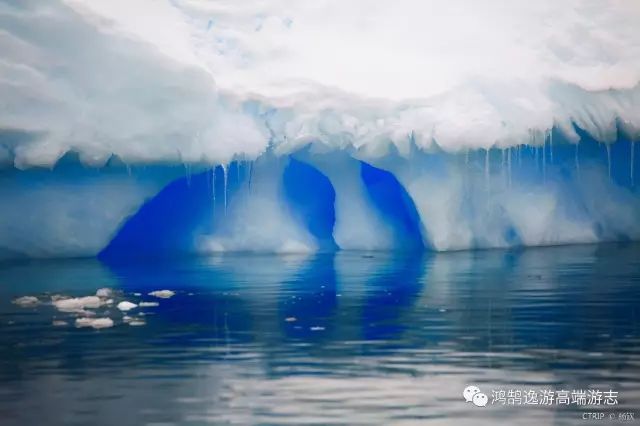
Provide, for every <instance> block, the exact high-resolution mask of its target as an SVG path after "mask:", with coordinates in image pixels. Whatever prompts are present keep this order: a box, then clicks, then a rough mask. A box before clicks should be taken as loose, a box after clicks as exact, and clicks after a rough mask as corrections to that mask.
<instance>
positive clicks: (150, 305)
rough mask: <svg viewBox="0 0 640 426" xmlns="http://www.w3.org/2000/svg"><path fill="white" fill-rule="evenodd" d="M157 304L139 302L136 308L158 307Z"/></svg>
mask: <svg viewBox="0 0 640 426" xmlns="http://www.w3.org/2000/svg"><path fill="white" fill-rule="evenodd" d="M158 305H159V303H158V302H140V303H139V304H138V306H140V307H141V308H150V307H153V306H158Z"/></svg>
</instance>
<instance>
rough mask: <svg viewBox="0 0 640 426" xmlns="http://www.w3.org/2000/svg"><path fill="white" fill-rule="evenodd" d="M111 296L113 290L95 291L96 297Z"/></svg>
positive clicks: (101, 289) (100, 289)
mask: <svg viewBox="0 0 640 426" xmlns="http://www.w3.org/2000/svg"><path fill="white" fill-rule="evenodd" d="M112 295H113V290H111V289H110V288H99V289H98V291H96V296H98V297H104V298H107V297H111V296H112Z"/></svg>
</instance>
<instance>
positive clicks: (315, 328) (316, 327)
mask: <svg viewBox="0 0 640 426" xmlns="http://www.w3.org/2000/svg"><path fill="white" fill-rule="evenodd" d="M309 330H311V331H322V330H324V327H320V326H314V327H310V328H309Z"/></svg>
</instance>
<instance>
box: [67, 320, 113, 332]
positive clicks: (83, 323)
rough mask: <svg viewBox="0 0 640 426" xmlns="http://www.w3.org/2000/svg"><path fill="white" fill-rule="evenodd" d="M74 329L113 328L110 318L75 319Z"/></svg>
mask: <svg viewBox="0 0 640 426" xmlns="http://www.w3.org/2000/svg"><path fill="white" fill-rule="evenodd" d="M76 327H78V328H82V327H93V328H95V329H99V328H109V327H113V320H112V319H111V318H77V319H76Z"/></svg>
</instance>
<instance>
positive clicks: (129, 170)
mask: <svg viewBox="0 0 640 426" xmlns="http://www.w3.org/2000/svg"><path fill="white" fill-rule="evenodd" d="M127 173H128V174H129V176H131V166H130V165H128V164H127Z"/></svg>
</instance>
